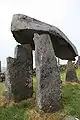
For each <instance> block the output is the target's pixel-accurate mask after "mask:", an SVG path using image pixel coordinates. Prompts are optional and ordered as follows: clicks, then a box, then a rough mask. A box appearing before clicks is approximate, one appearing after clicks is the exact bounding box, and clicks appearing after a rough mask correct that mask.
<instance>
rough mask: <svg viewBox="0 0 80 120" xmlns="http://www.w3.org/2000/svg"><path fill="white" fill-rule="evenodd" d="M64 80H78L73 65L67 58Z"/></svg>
mask: <svg viewBox="0 0 80 120" xmlns="http://www.w3.org/2000/svg"><path fill="white" fill-rule="evenodd" d="M66 81H68V82H77V81H78V78H77V74H76V70H75V65H74V64H73V63H72V61H70V60H68V63H67V71H66Z"/></svg>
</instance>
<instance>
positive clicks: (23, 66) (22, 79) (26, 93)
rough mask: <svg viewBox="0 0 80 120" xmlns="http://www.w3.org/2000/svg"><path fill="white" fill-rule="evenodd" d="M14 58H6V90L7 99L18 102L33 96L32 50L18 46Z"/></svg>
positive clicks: (27, 46) (28, 46) (28, 47)
mask: <svg viewBox="0 0 80 120" xmlns="http://www.w3.org/2000/svg"><path fill="white" fill-rule="evenodd" d="M14 56H15V58H11V57H8V58H7V72H6V81H5V85H6V89H5V95H6V96H7V98H8V99H13V100H15V101H20V100H24V99H27V98H29V97H31V96H32V94H33V83H32V64H33V63H32V61H33V60H32V49H31V47H30V45H26V47H25V46H24V45H18V46H17V47H16V49H15V55H14Z"/></svg>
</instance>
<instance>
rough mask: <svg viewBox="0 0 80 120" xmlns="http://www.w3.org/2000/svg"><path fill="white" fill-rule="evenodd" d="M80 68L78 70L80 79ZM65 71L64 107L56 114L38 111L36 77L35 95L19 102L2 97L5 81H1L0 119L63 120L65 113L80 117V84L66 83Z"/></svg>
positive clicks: (62, 75)
mask: <svg viewBox="0 0 80 120" xmlns="http://www.w3.org/2000/svg"><path fill="white" fill-rule="evenodd" d="M79 71H80V69H78V70H77V75H78V78H79V79H80V72H79ZM65 75H66V74H65V72H62V73H61V80H62V81H63V84H62V103H63V108H62V109H61V110H60V111H59V112H58V113H55V114H50V113H43V112H42V113H41V114H39V113H37V112H36V107H35V106H36V102H35V91H36V77H34V78H33V79H34V80H33V91H34V94H33V97H32V98H31V99H28V100H24V101H22V102H19V103H14V102H13V101H8V100H6V99H5V98H3V97H2V92H3V90H4V83H0V120H61V119H62V118H63V117H64V116H65V115H72V116H76V117H78V118H80V85H79V84H78V83H66V82H65Z"/></svg>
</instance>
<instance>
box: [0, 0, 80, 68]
mask: <svg viewBox="0 0 80 120" xmlns="http://www.w3.org/2000/svg"><path fill="white" fill-rule="evenodd" d="M18 13H21V14H25V15H28V16H30V17H33V18H36V19H38V20H41V21H43V22H46V23H49V24H51V25H54V26H56V27H58V28H59V29H61V30H62V31H63V32H64V33H65V34H66V35H67V37H68V38H69V39H70V40H71V42H72V43H73V44H74V45H75V46H76V47H77V50H78V53H79V55H80V0H0V60H1V61H2V66H5V65H6V57H8V56H12V57H13V55H14V48H15V46H16V45H17V44H18V43H16V41H15V40H14V38H13V36H12V33H11V31H10V25H11V20H12V16H13V14H18Z"/></svg>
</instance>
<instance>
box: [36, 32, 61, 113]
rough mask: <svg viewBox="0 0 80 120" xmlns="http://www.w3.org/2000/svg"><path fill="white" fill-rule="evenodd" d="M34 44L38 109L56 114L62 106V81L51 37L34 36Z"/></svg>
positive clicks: (46, 35)
mask: <svg viewBox="0 0 80 120" xmlns="http://www.w3.org/2000/svg"><path fill="white" fill-rule="evenodd" d="M34 43H35V62H36V79H37V92H36V99H37V108H38V110H43V111H44V112H55V111H58V110H59V109H60V106H61V104H60V99H61V96H60V89H61V81H60V74H59V69H58V66H57V61H56V58H55V54H54V49H53V46H52V43H51V39H50V36H49V35H48V34H43V35H38V34H34Z"/></svg>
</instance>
